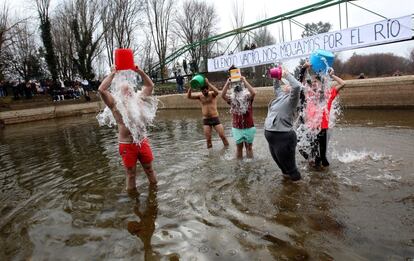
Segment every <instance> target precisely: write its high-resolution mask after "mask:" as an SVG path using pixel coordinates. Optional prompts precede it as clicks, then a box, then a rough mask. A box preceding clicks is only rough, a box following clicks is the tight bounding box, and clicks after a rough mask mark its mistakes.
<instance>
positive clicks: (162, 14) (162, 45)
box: [146, 0, 173, 80]
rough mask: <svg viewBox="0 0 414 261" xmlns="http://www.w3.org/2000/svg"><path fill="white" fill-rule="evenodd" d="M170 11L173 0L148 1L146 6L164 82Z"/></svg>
mask: <svg viewBox="0 0 414 261" xmlns="http://www.w3.org/2000/svg"><path fill="white" fill-rule="evenodd" d="M172 11H173V0H148V2H147V5H146V12H147V17H148V23H149V28H150V32H151V36H152V40H153V42H154V48H155V52H156V53H157V55H158V60H159V63H160V70H161V79H162V80H164V76H165V74H166V70H165V69H166V68H165V57H166V54H167V47H168V36H169V29H170V22H171V14H172Z"/></svg>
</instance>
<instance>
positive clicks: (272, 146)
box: [264, 68, 301, 181]
mask: <svg viewBox="0 0 414 261" xmlns="http://www.w3.org/2000/svg"><path fill="white" fill-rule="evenodd" d="M282 77H283V78H285V79H286V80H287V81H288V82H289V84H290V86H289V85H288V86H285V87H284V88H283V89H282V88H281V86H280V84H279V80H278V79H275V82H274V86H273V87H274V91H275V95H276V97H275V98H274V99H273V100H272V101H271V102H270V103H269V106H268V112H267V117H266V120H265V124H264V129H265V137H266V140H267V142H268V143H269V150H270V154H271V155H272V158H273V160H274V161H275V162H276V164H277V165H278V167H279V168H280V170H281V171H282V173H283V176H284V177H286V178H288V179H290V180H292V181H297V180H300V179H301V175H300V172H299V171H298V168H297V166H296V157H295V152H296V144H297V140H296V132H295V131H294V130H293V120H294V118H295V116H296V114H297V106H298V101H299V95H300V90H301V83H300V82H299V81H297V80H296V79H295V77H293V76H292V75H291V74H290V73H289V72H288V71H287V69H286V68H283V73H282Z"/></svg>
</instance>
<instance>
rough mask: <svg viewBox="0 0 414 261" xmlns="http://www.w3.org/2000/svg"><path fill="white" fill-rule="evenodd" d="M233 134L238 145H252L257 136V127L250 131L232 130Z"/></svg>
mask: <svg viewBox="0 0 414 261" xmlns="http://www.w3.org/2000/svg"><path fill="white" fill-rule="evenodd" d="M231 132H232V134H233V139H234V140H235V141H236V144H240V143H242V142H247V143H249V144H252V143H253V140H254V135H255V134H256V127H251V128H248V129H237V128H232V129H231Z"/></svg>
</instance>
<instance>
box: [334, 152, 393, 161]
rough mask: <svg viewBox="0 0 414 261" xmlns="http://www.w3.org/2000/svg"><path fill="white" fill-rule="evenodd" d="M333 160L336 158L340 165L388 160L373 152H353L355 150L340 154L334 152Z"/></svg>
mask: <svg viewBox="0 0 414 261" xmlns="http://www.w3.org/2000/svg"><path fill="white" fill-rule="evenodd" d="M332 157H333V158H336V159H337V160H339V161H340V162H342V163H352V162H358V161H364V160H373V161H379V160H382V159H386V158H388V157H387V156H385V155H383V154H380V153H377V152H373V151H366V150H363V151H355V150H346V151H345V152H343V153H342V154H340V153H338V152H334V153H333V154H332Z"/></svg>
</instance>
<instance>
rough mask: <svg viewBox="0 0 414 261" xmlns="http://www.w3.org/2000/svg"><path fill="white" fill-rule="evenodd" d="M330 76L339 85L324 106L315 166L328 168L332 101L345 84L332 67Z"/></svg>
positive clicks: (333, 88) (329, 94)
mask: <svg viewBox="0 0 414 261" xmlns="http://www.w3.org/2000/svg"><path fill="white" fill-rule="evenodd" d="M328 73H329V76H330V77H331V78H332V79H333V80H334V81H336V83H337V85H335V86H333V87H332V88H331V89H330V90H329V92H328V95H327V100H326V104H325V106H324V108H322V111H323V112H322V120H321V125H320V129H321V130H320V132H319V133H318V136H317V141H318V142H317V143H316V146H317V148H318V150H319V155H317V156H316V158H315V167H316V168H319V167H322V168H326V167H328V166H329V162H328V159H327V157H326V152H327V148H328V129H329V118H330V112H331V107H332V103H333V101H334V100H335V98H336V96H337V95H338V94H339V92H340V90H342V88H343V87H344V86H345V82H344V80H342V79H341V78H339V77H338V76H336V75H335V74H334V70H333V69H332V68H330V69H329V70H328Z"/></svg>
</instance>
